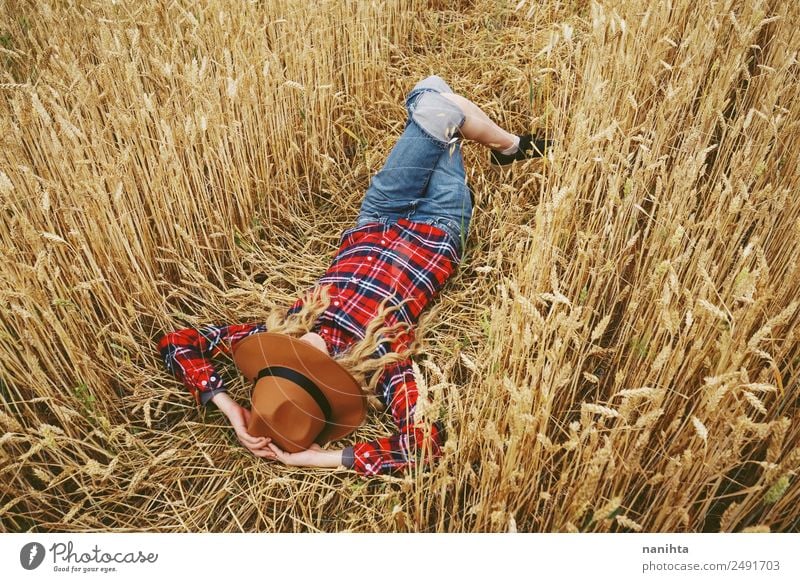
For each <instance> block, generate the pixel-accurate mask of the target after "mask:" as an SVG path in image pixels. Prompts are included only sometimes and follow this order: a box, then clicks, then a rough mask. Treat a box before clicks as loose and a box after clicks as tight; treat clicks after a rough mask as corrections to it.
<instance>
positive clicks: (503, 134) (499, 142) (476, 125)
mask: <svg viewBox="0 0 800 582" xmlns="http://www.w3.org/2000/svg"><path fill="white" fill-rule="evenodd" d="M441 95H442V97H445V98H447V99H448V100H450V101H452V102H453V103H455V104H456V105H458V107H460V108H461V111H463V112H464V115H465V117H466V119H465V120H464V124H463V125H462V126H461V129H460V130H459V131H460V132H461V135H462V136H463V137H464V138H466V139H469V140H472V141H476V142H478V143H479V144H482V145H485V146H486V147H489V148H492V149H495V150H505V149H508V148H510V147H511V146H512V145H514V142H515V140H516V136H515V135H514V134H513V133H509V132H507V131H506V130H504V129H503V128H502V127H500V126H499V125H497V124H496V123H495V122H494V121H492V120H491V119H489V116H488V115H486V113H484V112H483V110H482V109H481V108H480V107H478V106H477V105H475V104H474V103H473V102H472V101H470V100H469V99H467V98H466V97H462V96H461V95H456V94H455V93H442V94H441Z"/></svg>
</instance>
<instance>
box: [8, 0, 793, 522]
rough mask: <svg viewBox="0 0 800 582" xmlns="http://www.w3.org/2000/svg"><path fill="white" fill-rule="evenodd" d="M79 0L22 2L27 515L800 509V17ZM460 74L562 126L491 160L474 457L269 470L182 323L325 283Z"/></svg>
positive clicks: (574, 516) (479, 281)
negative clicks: (411, 98)
mask: <svg viewBox="0 0 800 582" xmlns="http://www.w3.org/2000/svg"><path fill="white" fill-rule="evenodd" d="M49 4H51V3H48V2H34V1H32V0H30V1H21V0H13V1H12V0H0V200H1V201H2V221H3V222H2V227H0V260H1V261H2V268H1V269H0V277H2V282H1V283H0V297H1V298H2V302H0V375H1V376H0V377H1V378H2V383H1V384H0V398H2V409H0V426H2V429H3V435H2V437H0V444H2V447H1V448H0V455H2V456H0V483H2V486H1V487H2V488H0V529H2V530H5V531H21V530H36V531H54V530H59V531H88V530H113V531H125V530H137V531H187V530H191V531H238V530H259V531H309V530H311V531H317V530H324V531H347V530H349V531H507V530H512V531H513V530H516V531H639V530H642V531H720V530H721V531H741V530H743V529H745V528H751V529H752V528H755V529H756V530H758V531H761V530H763V529H764V528H765V527H766V528H769V529H770V530H772V531H787V530H797V529H798V528H799V527H800V526H799V525H798V524H799V523H800V522H799V521H798V520H799V519H800V513H799V512H798V509H797V508H798V507H800V489H799V488H798V486H797V483H798V479H799V477H798V469H800V410H799V409H798V394H797V390H798V379H799V378H800V348H798V345H800V344H799V342H798V339H800V338H799V335H800V331H798V330H800V325H798V323H800V321H799V320H800V311H799V310H798V297H800V262H799V260H800V243H799V242H798V241H800V201H799V200H798V186H800V172H798V169H797V163H798V154H800V143H798V136H800V127H798V123H799V122H800V99H798V92H800V83H798V63H797V54H798V49H799V48H800V33H799V32H798V30H800V26H798V24H800V4H798V3H797V2H783V1H779V0H775V1H758V0H756V1H753V2H744V1H738V2H733V1H730V0H717V1H703V2H697V3H695V2H689V1H688V0H675V1H674V2H671V3H669V4H671V9H669V8H667V7H665V3H653V2H648V1H645V0H608V1H605V2H603V3H602V5H599V4H586V3H584V2H561V1H556V0H552V1H546V2H531V1H527V2H525V1H522V2H496V1H495V0H475V1H474V2H461V3H460V4H461V5H460V6H458V7H456V6H455V5H456V3H455V2H441V1H434V0H431V1H428V2H426V1H422V0H387V1H386V2H382V3H380V6H378V5H377V4H379V3H372V2H358V1H355V0H352V1H345V0H338V1H332V0H327V1H326V0H321V1H318V2H315V3H312V4H309V3H305V2H302V1H299V0H296V1H293V2H289V1H286V0H265V1H263V2H222V1H220V0H206V1H203V2H195V1H191V2H188V1H183V2H173V3H162V2H155V1H152V2H146V1H142V2H135V3H129V2H116V3H114V2H113V1H112V2H109V1H103V2H100V1H87V2H81V3H77V4H80V7H76V6H70V4H72V3H52V4H53V6H49ZM166 6H168V7H166ZM430 73H438V74H440V75H441V76H443V77H444V78H445V79H447V80H448V81H449V82H450V84H451V85H452V86H453V88H454V90H456V91H458V92H460V93H463V94H465V95H467V96H469V97H470V98H472V99H473V100H475V101H476V102H478V103H479V104H481V105H482V106H483V107H485V109H486V110H487V111H488V112H489V113H490V114H491V115H493V116H494V117H495V118H496V119H498V120H499V121H500V122H501V123H503V124H504V125H506V126H507V127H508V128H509V129H511V130H513V131H517V132H522V131H523V130H526V129H530V128H536V129H539V130H545V129H546V130H547V132H548V133H550V134H551V135H552V136H553V137H555V138H556V139H557V140H558V141H559V143H560V147H559V148H557V150H556V151H554V154H553V156H552V159H550V160H548V161H547V162H544V163H539V162H528V163H524V164H518V165H516V166H515V167H513V168H512V169H511V170H510V171H508V170H507V171H502V172H496V171H492V170H490V168H489V166H488V163H487V160H486V152H485V151H484V150H481V149H480V148H479V147H478V146H475V145H472V146H468V147H467V149H466V158H467V160H466V161H467V166H468V173H469V180H470V183H471V185H472V187H473V189H474V191H475V193H476V201H477V208H476V210H475V216H474V219H473V231H472V234H471V237H470V240H469V246H468V251H467V254H466V255H465V257H464V261H463V263H462V266H461V268H460V270H459V272H458V274H457V275H456V276H455V277H454V279H453V280H452V281H451V282H450V283H448V286H447V287H446V289H445V291H444V293H443V295H442V297H441V298H440V300H439V301H437V302H436V304H435V305H434V306H433V307H432V309H431V310H430V311H429V314H428V315H429V316H428V317H426V319H425V322H424V326H423V328H422V329H421V330H420V331H421V332H424V333H421V334H420V335H422V336H423V337H424V343H425V345H426V346H427V352H428V354H429V359H428V360H427V361H426V362H424V363H423V364H422V365H421V366H420V369H421V372H422V374H424V375H425V377H426V379H427V390H428V393H429V394H430V395H431V397H432V398H433V403H432V405H431V406H430V407H428V412H429V414H431V415H436V414H438V413H440V412H441V413H443V414H444V417H445V418H446V422H447V428H448V432H449V434H450V435H451V437H450V439H449V441H448V443H447V445H446V455H445V457H444V458H443V459H442V460H441V461H440V463H439V464H437V465H436V466H435V467H434V468H433V469H432V470H430V471H427V472H423V471H419V470H414V471H411V472H409V473H408V474H407V475H405V476H401V477H380V478H374V479H369V480H364V479H361V478H360V477H358V476H356V475H355V474H353V473H347V472H331V471H328V470H308V469H290V468H285V467H281V466H276V465H272V464H269V463H265V462H263V461H259V460H257V459H255V458H253V457H252V456H250V455H249V454H248V453H247V452H246V451H245V450H244V449H242V448H241V447H240V446H239V445H238V444H237V442H236V441H235V439H234V438H233V434H232V432H231V431H230V430H229V429H228V428H226V427H225V419H224V417H221V416H220V415H219V414H218V413H217V412H215V411H213V410H211V409H209V410H207V411H200V412H198V411H197V410H196V409H195V408H194V406H193V403H192V402H191V399H190V397H189V395H188V393H187V392H186V391H185V390H184V389H183V388H182V387H181V386H180V385H178V383H177V382H176V381H175V380H174V379H173V378H171V377H170V376H168V375H167V373H166V372H165V371H164V369H163V367H162V365H161V362H160V361H159V359H158V354H157V353H156V351H155V343H154V342H155V340H156V338H157V337H159V336H160V335H161V334H162V333H164V332H166V331H169V330H172V329H175V328H177V327H184V326H187V325H200V324H203V323H208V322H216V323H219V322H235V321H253V320H257V319H258V318H261V317H263V316H265V314H266V313H267V312H268V311H269V309H270V308H271V307H273V306H275V305H287V306H288V305H289V304H290V303H291V301H292V300H293V298H294V297H295V294H296V293H298V292H299V291H300V290H302V289H304V288H305V287H306V286H308V285H309V284H311V283H312V282H313V281H314V280H315V279H316V277H318V276H319V275H320V274H321V273H322V272H323V271H324V269H325V267H326V266H327V261H329V260H330V258H331V256H332V253H333V251H334V250H335V246H336V243H337V240H338V236H339V233H340V231H341V230H342V229H343V228H346V227H348V226H350V225H351V224H352V221H353V219H354V216H355V212H356V210H357V208H358V204H359V202H360V198H361V195H362V193H363V192H364V190H365V189H366V186H367V184H368V181H369V177H370V175H371V174H372V173H374V172H375V171H377V169H378V168H379V167H380V165H381V163H382V162H383V159H384V158H385V156H386V154H387V153H388V150H389V148H390V147H391V145H392V144H393V143H394V140H395V139H396V137H397V135H398V134H399V131H400V130H401V129H402V123H403V115H404V111H403V108H402V98H403V95H404V94H405V92H406V91H407V90H408V89H409V88H410V87H411V86H412V85H413V83H414V82H416V80H418V79H419V78H421V77H423V76H426V75H428V74H430ZM223 370H225V371H226V373H227V374H228V376H229V377H230V378H231V379H232V380H233V379H234V378H236V374H235V369H233V368H232V365H231V364H230V363H228V364H223ZM232 385H233V386H235V389H234V391H233V394H234V396H236V397H238V398H239V399H240V401H244V399H245V398H246V396H247V394H246V389H245V387H244V384H243V383H242V382H241V381H238V380H237V381H236V382H234V383H232ZM391 428H392V427H391V423H390V422H389V421H388V420H387V418H386V417H374V418H371V419H370V421H369V423H368V424H366V425H365V426H364V427H362V428H361V429H359V431H358V432H357V433H356V434H355V435H354V436H353V437H352V438H351V439H348V441H347V442H352V441H353V440H355V439H358V440H360V439H367V438H371V437H374V436H378V435H382V434H387V433H388V432H389V431H390V430H391ZM340 444H341V443H340Z"/></svg>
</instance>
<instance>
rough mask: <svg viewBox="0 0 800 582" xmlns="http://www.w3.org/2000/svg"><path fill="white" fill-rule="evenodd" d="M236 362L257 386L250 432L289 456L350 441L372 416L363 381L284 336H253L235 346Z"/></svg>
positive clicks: (246, 376) (249, 426) (254, 394)
mask: <svg viewBox="0 0 800 582" xmlns="http://www.w3.org/2000/svg"><path fill="white" fill-rule="evenodd" d="M233 361H234V362H235V363H236V366H237V367H238V368H239V371H240V372H241V373H242V374H243V375H244V377H245V378H247V380H248V381H251V382H253V392H252V411H251V412H252V414H251V415H250V422H249V423H248V426H247V432H249V433H250V434H251V435H253V436H268V437H271V438H272V441H273V442H274V443H275V444H276V445H277V446H278V447H279V448H281V449H282V450H284V451H286V452H289V453H296V452H299V451H304V450H306V449H307V448H308V447H310V446H311V445H312V444H313V443H317V444H318V445H320V446H324V445H325V444H326V443H328V442H330V441H334V440H337V439H340V438H342V437H344V436H347V435H348V434H350V433H351V432H353V431H354V430H355V429H356V428H358V427H359V426H360V425H361V423H362V422H363V421H364V418H365V417H366V415H367V400H366V396H365V395H364V394H363V393H362V391H361V388H360V386H359V385H358V382H356V380H355V378H353V376H352V375H351V374H350V372H348V371H347V370H345V369H344V368H343V367H342V366H341V365H340V364H339V363H338V362H337V361H336V360H334V359H333V358H332V357H331V356H329V355H328V354H326V353H325V352H323V351H322V350H320V349H317V348H315V347H314V346H312V345H311V344H309V343H308V342H305V341H303V340H301V339H299V338H295V337H292V336H289V335H286V334H282V333H271V332H263V333H254V334H252V335H250V336H248V337H246V338H244V339H243V340H241V341H240V342H238V343H237V344H236V345H235V346H234V347H233Z"/></svg>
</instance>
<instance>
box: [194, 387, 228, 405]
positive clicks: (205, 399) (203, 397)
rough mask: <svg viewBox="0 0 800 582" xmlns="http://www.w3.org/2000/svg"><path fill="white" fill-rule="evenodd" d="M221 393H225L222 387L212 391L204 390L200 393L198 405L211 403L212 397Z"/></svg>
mask: <svg viewBox="0 0 800 582" xmlns="http://www.w3.org/2000/svg"><path fill="white" fill-rule="evenodd" d="M223 392H227V390H226V389H225V388H224V387H222V388H214V389H212V390H204V391H203V392H201V393H200V404H202V405H203V406H206V405H207V404H208V403H209V402H211V399H212V398H214V396H216V395H217V394H222V393H223Z"/></svg>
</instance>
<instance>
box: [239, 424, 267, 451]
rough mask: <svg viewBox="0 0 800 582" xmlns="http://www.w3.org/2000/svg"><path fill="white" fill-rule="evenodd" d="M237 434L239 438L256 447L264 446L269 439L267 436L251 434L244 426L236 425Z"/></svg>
mask: <svg viewBox="0 0 800 582" xmlns="http://www.w3.org/2000/svg"><path fill="white" fill-rule="evenodd" d="M236 434H237V435H238V436H239V440H241V441H243V442H247V443H249V444H250V445H252V446H254V447H263V446H264V445H265V444H266V443H267V442H268V441H269V439H268V438H267V437H257V436H253V435H251V434H250V433H249V432H247V430H245V428H244V427H243V426H237V427H236Z"/></svg>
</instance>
